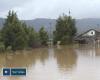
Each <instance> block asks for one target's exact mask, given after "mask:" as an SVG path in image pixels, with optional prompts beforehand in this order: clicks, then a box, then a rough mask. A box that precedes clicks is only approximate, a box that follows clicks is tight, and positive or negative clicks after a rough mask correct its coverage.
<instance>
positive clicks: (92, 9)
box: [0, 0, 100, 19]
mask: <svg viewBox="0 0 100 80" xmlns="http://www.w3.org/2000/svg"><path fill="white" fill-rule="evenodd" d="M99 8H100V1H99V0H3V1H0V17H5V15H6V14H7V11H8V10H10V9H11V10H15V11H16V12H17V14H18V16H19V18H20V19H34V18H40V17H44V18H57V17H58V16H59V15H61V14H62V13H66V14H68V11H69V9H70V10H71V15H72V16H73V17H75V18H89V17H91V18H94V17H96V18H97V17H100V15H99Z"/></svg>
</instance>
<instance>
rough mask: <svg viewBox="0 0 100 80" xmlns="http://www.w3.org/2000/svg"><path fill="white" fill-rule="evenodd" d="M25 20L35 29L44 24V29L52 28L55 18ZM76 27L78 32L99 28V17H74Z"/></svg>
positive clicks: (2, 21)
mask: <svg viewBox="0 0 100 80" xmlns="http://www.w3.org/2000/svg"><path fill="white" fill-rule="evenodd" d="M22 21H24V22H26V24H27V25H29V26H32V27H34V28H35V30H36V31H38V30H39V29H40V27H41V26H44V27H45V28H46V30H48V31H49V30H50V29H52V30H54V28H55V24H56V19H47V18H37V19H33V20H22ZM3 23H4V19H3V18H0V27H2V26H3ZM76 27H77V29H78V33H82V32H84V31H86V30H88V29H91V28H92V29H97V30H100V18H88V19H76Z"/></svg>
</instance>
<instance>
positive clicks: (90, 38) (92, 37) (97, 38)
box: [74, 29, 100, 44]
mask: <svg viewBox="0 0 100 80" xmlns="http://www.w3.org/2000/svg"><path fill="white" fill-rule="evenodd" d="M74 41H76V42H78V43H82V44H84V43H87V44H88V43H96V42H100V32H99V31H97V30H95V29H89V30H87V31H86V32H84V33H82V34H80V35H78V36H76V37H75V38H74Z"/></svg>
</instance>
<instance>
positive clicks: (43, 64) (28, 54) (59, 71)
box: [0, 45, 100, 80]
mask: <svg viewBox="0 0 100 80" xmlns="http://www.w3.org/2000/svg"><path fill="white" fill-rule="evenodd" d="M0 67H1V68H2V67H10V68H11V67H26V68H27V75H26V76H20V77H18V76H16V77H14V76H13V77H3V76H1V77H0V80H100V47H96V46H89V45H88V46H87V45H76V46H57V47H48V48H38V49H34V50H28V51H17V52H15V53H13V52H9V53H1V54H0Z"/></svg>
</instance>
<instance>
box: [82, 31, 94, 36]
mask: <svg viewBox="0 0 100 80" xmlns="http://www.w3.org/2000/svg"><path fill="white" fill-rule="evenodd" d="M94 35H95V30H91V31H89V32H87V33H85V34H84V35H83V36H94Z"/></svg>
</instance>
